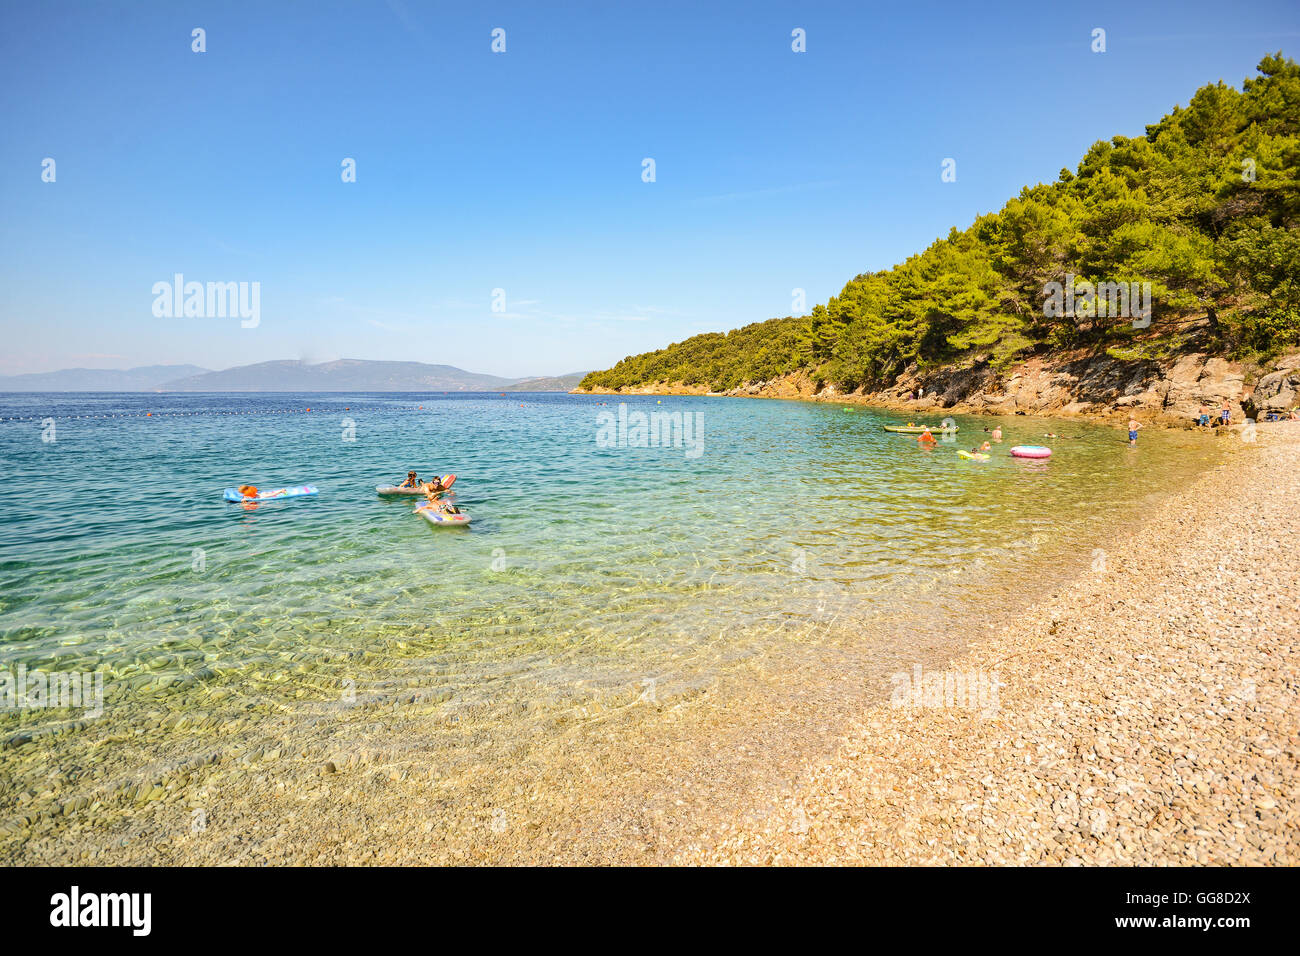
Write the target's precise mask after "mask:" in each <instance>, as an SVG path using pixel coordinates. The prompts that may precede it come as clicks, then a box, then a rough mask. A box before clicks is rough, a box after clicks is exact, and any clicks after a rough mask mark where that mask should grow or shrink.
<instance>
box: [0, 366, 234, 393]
mask: <svg viewBox="0 0 1300 956" xmlns="http://www.w3.org/2000/svg"><path fill="white" fill-rule="evenodd" d="M207 371H208V370H207V369H205V368H200V367H199V366H197V365H146V366H142V367H140V368H129V369H111V368H65V369H62V370H60V371H58V372H33V373H31V374H28V375H0V392H152V391H155V390H156V389H157V388H158V387H159V386H161V385H162V383H163V382H167V381H171V380H172V379H176V378H181V377H182V376H190V375H201V374H204V373H206V372H207Z"/></svg>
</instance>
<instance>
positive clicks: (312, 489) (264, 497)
mask: <svg viewBox="0 0 1300 956" xmlns="http://www.w3.org/2000/svg"><path fill="white" fill-rule="evenodd" d="M314 494H316V486H315V485H299V486H298V487H297V488H277V489H275V491H259V492H258V493H257V495H256V496H255V497H250V496H249V495H241V494H240V493H239V489H238V488H227V489H226V491H225V493H224V494H223V495H222V496H221V497H223V498H225V499H226V500H227V501H273V500H275V499H276V498H300V497H302V496H303V495H314Z"/></svg>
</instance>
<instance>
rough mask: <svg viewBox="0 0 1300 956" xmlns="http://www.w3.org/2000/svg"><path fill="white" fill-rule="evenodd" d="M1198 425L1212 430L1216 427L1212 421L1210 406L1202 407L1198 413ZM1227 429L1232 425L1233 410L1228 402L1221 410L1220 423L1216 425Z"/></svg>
mask: <svg viewBox="0 0 1300 956" xmlns="http://www.w3.org/2000/svg"><path fill="white" fill-rule="evenodd" d="M1196 424H1197V426H1199V427H1200V428H1212V427H1214V425H1213V424H1212V423H1211V421H1210V408H1209V406H1208V405H1202V406H1201V407H1200V409H1199V411H1197V413H1196ZM1216 424H1218V425H1222V426H1223V427H1224V428H1227V427H1228V426H1229V425H1231V424H1232V409H1231V408H1230V407H1229V406H1228V403H1227V402H1224V403H1223V406H1222V407H1221V408H1220V409H1219V421H1218V422H1217V423H1216Z"/></svg>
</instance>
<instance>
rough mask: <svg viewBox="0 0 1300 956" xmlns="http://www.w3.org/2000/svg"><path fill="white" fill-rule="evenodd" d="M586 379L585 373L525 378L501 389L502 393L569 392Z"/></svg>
mask: <svg viewBox="0 0 1300 956" xmlns="http://www.w3.org/2000/svg"><path fill="white" fill-rule="evenodd" d="M586 377H587V373H586V372H570V373H569V374H568V375H543V376H541V377H540V378H526V379H524V380H523V381H520V382H515V384H513V385H507V386H505V387H504V388H501V389H500V390H499V391H502V392H569V391H572V390H573V389H575V388H577V387H578V383H579V382H581V381H582V380H583V379H584V378H586Z"/></svg>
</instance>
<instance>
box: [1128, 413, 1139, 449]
mask: <svg viewBox="0 0 1300 956" xmlns="http://www.w3.org/2000/svg"><path fill="white" fill-rule="evenodd" d="M1141 427H1142V426H1141V425H1140V424H1138V421H1137V419H1135V418H1130V419H1129V420H1128V445H1129V447H1130V448H1132V447H1133V446H1134V445H1136V444H1137V443H1138V429H1139V428H1141Z"/></svg>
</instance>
